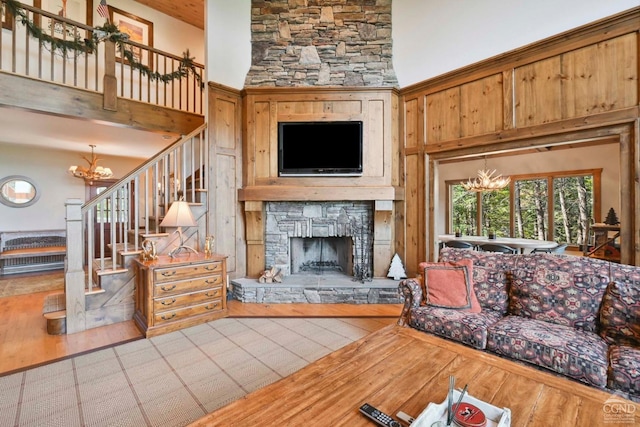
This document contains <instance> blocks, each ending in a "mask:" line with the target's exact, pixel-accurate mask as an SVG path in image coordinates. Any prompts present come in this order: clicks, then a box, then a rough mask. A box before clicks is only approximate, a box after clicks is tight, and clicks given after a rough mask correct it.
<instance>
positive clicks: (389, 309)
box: [0, 291, 402, 375]
mask: <svg viewBox="0 0 640 427" xmlns="http://www.w3.org/2000/svg"><path fill="white" fill-rule="evenodd" d="M57 292H59V291H53V292H38V293H34V294H27V295H18V296H11V297H1V298H0V313H3V320H4V321H3V322H1V323H0V375H5V374H8V373H11V372H15V371H20V370H23V369H26V368H29V367H35V366H39V365H42V364H45V363H50V362H52V361H54V360H59V359H63V358H65V357H69V356H73V355H77V354H82V353H86V352H89V351H93V350H96V349H99V348H103V347H108V346H112V345H114V344H119V343H123V342H127V341H131V340H136V339H141V338H142V334H141V333H140V331H139V330H138V329H137V328H136V326H135V325H134V323H133V321H128V322H121V323H117V324H114V325H109V326H103V327H100V328H95V329H91V330H88V331H84V332H79V333H76V334H70V335H49V334H47V328H46V322H45V319H44V318H43V317H42V306H43V303H44V299H45V297H46V296H47V295H49V294H51V293H57ZM401 310H402V307H401V305H398V304H362V305H353V304H243V303H241V302H239V301H230V304H229V316H230V317H399V315H400V312H401Z"/></svg>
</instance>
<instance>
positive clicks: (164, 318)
mask: <svg viewBox="0 0 640 427" xmlns="http://www.w3.org/2000/svg"><path fill="white" fill-rule="evenodd" d="M174 317H176V314H175V313H171V316H169V317H167V316H165V315H164V314H163V315H162V316H160V318H161V319H162V320H171V319H173V318H174Z"/></svg>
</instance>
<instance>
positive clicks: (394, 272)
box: [387, 254, 407, 280]
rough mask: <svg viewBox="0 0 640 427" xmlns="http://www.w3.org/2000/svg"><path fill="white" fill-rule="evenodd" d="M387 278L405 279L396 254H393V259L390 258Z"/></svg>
mask: <svg viewBox="0 0 640 427" xmlns="http://www.w3.org/2000/svg"><path fill="white" fill-rule="evenodd" d="M387 277H392V278H393V280H400V279H406V278H407V273H406V272H405V271H404V266H403V265H402V261H401V260H400V257H399V256H398V254H395V255H394V256H393V258H391V266H390V267H389V274H387Z"/></svg>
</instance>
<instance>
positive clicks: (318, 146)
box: [278, 121, 362, 176]
mask: <svg viewBox="0 0 640 427" xmlns="http://www.w3.org/2000/svg"><path fill="white" fill-rule="evenodd" d="M278 175H279V176H312V175H327V176H358V175H362V122H361V121H341V122H279V123H278Z"/></svg>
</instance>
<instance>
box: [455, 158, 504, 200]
mask: <svg viewBox="0 0 640 427" xmlns="http://www.w3.org/2000/svg"><path fill="white" fill-rule="evenodd" d="M496 173H497V172H496V170H495V169H494V170H489V169H487V159H486V158H485V159H484V169H482V170H479V171H478V176H477V177H476V178H475V179H473V180H472V179H471V178H469V180H468V181H467V182H461V183H460V185H462V187H464V189H465V190H467V191H475V192H480V191H495V190H502V189H503V188H504V187H506V186H507V185H509V183H510V182H511V178H509V177H508V176H507V177H503V176H502V175H499V174H498V175H496Z"/></svg>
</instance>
